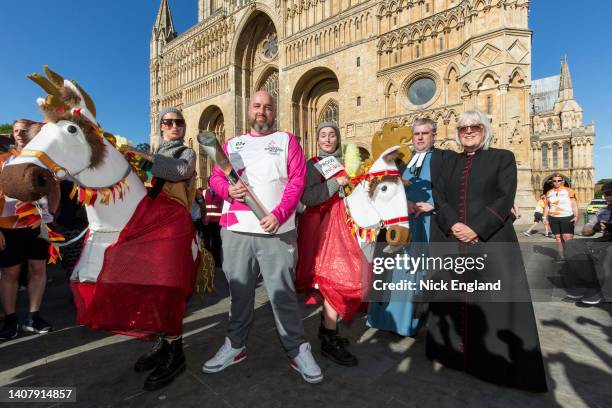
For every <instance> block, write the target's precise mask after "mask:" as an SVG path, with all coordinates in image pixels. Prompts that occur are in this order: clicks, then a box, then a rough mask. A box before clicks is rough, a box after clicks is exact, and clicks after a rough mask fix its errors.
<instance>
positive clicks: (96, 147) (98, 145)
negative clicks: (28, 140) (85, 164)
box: [30, 85, 107, 169]
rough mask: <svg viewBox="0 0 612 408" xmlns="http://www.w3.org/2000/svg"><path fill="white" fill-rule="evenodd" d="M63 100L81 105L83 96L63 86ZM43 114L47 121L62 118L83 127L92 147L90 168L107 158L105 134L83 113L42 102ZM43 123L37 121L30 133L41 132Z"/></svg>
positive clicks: (74, 105) (88, 142)
mask: <svg viewBox="0 0 612 408" xmlns="http://www.w3.org/2000/svg"><path fill="white" fill-rule="evenodd" d="M59 91H60V98H61V101H62V102H63V103H64V104H65V105H66V106H68V107H69V108H73V107H77V106H79V103H80V102H81V97H80V96H79V95H77V94H76V93H75V92H74V91H73V90H72V89H70V88H68V87H66V86H63V85H62V86H61V87H59ZM40 109H41V110H42V112H43V114H44V115H45V121H46V122H49V123H57V122H59V121H60V120H67V121H70V122H73V123H74V124H76V125H77V126H78V127H80V128H81V130H82V131H83V134H84V135H85V140H86V141H87V144H89V147H90V148H91V160H90V162H89V168H90V169H94V168H96V167H97V166H99V165H100V164H101V163H102V162H103V161H104V159H105V158H106V154H107V152H106V145H105V144H104V141H103V137H104V136H103V135H102V134H101V133H100V132H99V130H98V128H97V126H95V125H93V124H91V123H90V122H89V120H87V119H86V118H84V117H83V116H81V115H77V114H74V115H73V114H72V113H71V112H70V111H71V109H64V108H62V107H59V108H58V107H57V106H55V105H48V104H42V105H41V106H40ZM42 125H43V123H35V124H34V125H32V126H31V128H30V135H31V136H35V135H37V134H38V132H40V129H41V128H42Z"/></svg>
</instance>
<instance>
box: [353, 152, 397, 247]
mask: <svg viewBox="0 0 612 408" xmlns="http://www.w3.org/2000/svg"><path fill="white" fill-rule="evenodd" d="M399 149H400V146H393V147H390V148H388V149H386V150H385V151H383V152H382V153H381V154H380V157H378V159H377V160H376V161H375V162H374V164H372V166H371V167H370V169H369V170H368V172H367V173H366V174H364V175H363V176H361V177H360V178H361V181H360V182H359V184H358V185H357V187H355V189H354V190H353V192H352V193H351V194H350V195H349V196H348V197H347V198H346V203H347V207H348V210H349V212H350V214H349V218H350V219H349V223H350V224H351V228H352V230H353V233H354V234H355V235H356V236H357V239H358V240H359V241H360V242H361V243H367V242H374V241H376V235H377V233H378V231H379V230H380V229H381V228H387V229H393V230H394V231H396V232H399V231H400V230H403V231H404V232H405V233H403V234H402V235H403V236H404V237H406V236H407V231H408V202H407V201H406V193H405V191H404V185H403V183H402V181H401V177H400V172H399V169H398V167H397V165H396V163H395V160H396V158H398V151H399Z"/></svg>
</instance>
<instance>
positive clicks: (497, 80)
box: [476, 69, 500, 89]
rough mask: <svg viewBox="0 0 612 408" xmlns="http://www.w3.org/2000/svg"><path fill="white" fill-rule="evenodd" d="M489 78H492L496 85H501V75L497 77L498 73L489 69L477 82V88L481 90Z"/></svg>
mask: <svg viewBox="0 0 612 408" xmlns="http://www.w3.org/2000/svg"><path fill="white" fill-rule="evenodd" d="M487 77H490V78H491V79H492V80H493V82H494V83H495V85H499V83H500V78H499V75H497V73H496V72H495V71H493V70H490V69H487V70H486V71H485V72H483V73H482V74H481V75H480V77H479V78H478V80H477V81H476V88H478V89H480V87H481V86H482V84H483V82H484V81H485V79H487Z"/></svg>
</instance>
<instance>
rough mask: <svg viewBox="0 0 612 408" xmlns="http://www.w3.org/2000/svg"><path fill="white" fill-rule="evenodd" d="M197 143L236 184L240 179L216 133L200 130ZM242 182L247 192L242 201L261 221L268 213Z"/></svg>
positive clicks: (233, 183)
mask: <svg viewBox="0 0 612 408" xmlns="http://www.w3.org/2000/svg"><path fill="white" fill-rule="evenodd" d="M198 143H199V144H200V146H201V147H202V149H204V152H206V154H207V155H208V157H210V158H211V159H212V160H213V161H214V162H215V163H216V164H217V166H219V168H220V169H221V170H222V171H223V173H225V177H227V179H228V180H229V182H230V183H231V184H232V185H236V184H237V183H238V181H240V180H242V179H241V178H240V176H239V175H238V173H236V170H234V168H233V167H232V164H231V163H230V161H229V159H228V158H227V155H226V154H225V152H224V151H223V149H222V148H221V145H220V144H219V141H218V140H217V137H216V135H215V134H214V133H213V132H206V131H205V132H200V133H199V134H198ZM243 184H244V185H245V186H246V188H247V192H246V194H245V196H244V202H245V204H246V205H247V206H248V207H249V209H250V210H251V211H253V214H255V216H256V217H257V219H258V220H260V221H261V219H262V218H264V217H266V216H267V215H269V214H270V213H269V212H268V210H266V207H264V206H263V204H261V202H260V201H259V200H258V199H257V196H255V194H254V193H253V191H252V190H251V189H250V187H249V186H248V185H247V183H245V182H244V181H243Z"/></svg>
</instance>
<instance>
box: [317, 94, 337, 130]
mask: <svg viewBox="0 0 612 408" xmlns="http://www.w3.org/2000/svg"><path fill="white" fill-rule="evenodd" d="M321 116H322V118H321V119H322V120H321V122H334V123H336V124H337V123H339V117H340V115H339V109H338V102H336V101H335V100H333V99H332V100H330V101H329V102H328V103H327V106H325V108H324V110H323V112H322V115H321Z"/></svg>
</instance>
